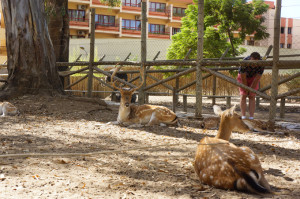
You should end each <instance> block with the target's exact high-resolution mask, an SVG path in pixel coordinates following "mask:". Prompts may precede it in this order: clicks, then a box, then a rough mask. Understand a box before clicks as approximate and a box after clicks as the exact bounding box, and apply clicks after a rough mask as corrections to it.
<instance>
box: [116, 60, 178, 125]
mask: <svg viewBox="0 0 300 199" xmlns="http://www.w3.org/2000/svg"><path fill="white" fill-rule="evenodd" d="M120 68H121V66H118V67H117V69H116V70H115V71H114V72H113V74H112V76H111V82H112V85H113V87H114V88H115V89H117V90H119V91H120V94H121V100H120V107H119V113H118V119H117V123H119V124H123V125H133V126H135V125H138V126H140V125H147V126H151V125H156V124H169V125H175V124H177V125H178V126H179V122H178V118H177V116H176V114H175V113H174V112H173V111H171V110H170V109H168V108H166V107H163V106H155V105H150V104H144V105H135V104H131V98H132V95H133V93H134V92H135V91H136V90H138V89H139V88H141V86H142V85H143V83H144V79H143V80H142V83H141V84H140V85H139V86H138V87H137V88H131V89H128V88H122V87H117V86H116V81H113V79H114V76H115V74H116V73H117V72H118V71H119V70H120ZM141 77H143V75H141Z"/></svg>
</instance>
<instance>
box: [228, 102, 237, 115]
mask: <svg viewBox="0 0 300 199" xmlns="http://www.w3.org/2000/svg"><path fill="white" fill-rule="evenodd" d="M235 107H236V104H235V105H234V106H233V107H231V108H230V109H229V113H230V114H231V115H233V113H234V110H235Z"/></svg>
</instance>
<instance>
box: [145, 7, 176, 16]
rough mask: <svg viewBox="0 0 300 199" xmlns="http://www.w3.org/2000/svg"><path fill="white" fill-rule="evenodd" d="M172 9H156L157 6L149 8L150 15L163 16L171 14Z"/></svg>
mask: <svg viewBox="0 0 300 199" xmlns="http://www.w3.org/2000/svg"><path fill="white" fill-rule="evenodd" d="M170 13H171V12H170V10H169V9H155V8H149V17H153V16H154V18H156V17H158V18H161V17H166V18H168V17H169V16H170Z"/></svg>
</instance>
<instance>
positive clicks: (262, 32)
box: [167, 0, 269, 59]
mask: <svg viewBox="0 0 300 199" xmlns="http://www.w3.org/2000/svg"><path fill="white" fill-rule="evenodd" d="M267 9H268V5H266V4H264V3H263V0H253V1H252V3H251V4H249V3H246V0H205V2H204V14H205V17H204V51H203V55H204V57H206V58H211V57H220V56H221V55H222V54H223V53H224V52H225V50H226V48H227V47H229V46H230V47H231V48H230V50H229V52H228V54H227V56H237V55H240V54H241V53H243V52H245V49H242V48H239V45H241V44H242V42H243V41H244V39H245V37H246V35H248V34H253V33H255V39H257V40H259V39H264V38H267V37H268V36H269V34H268V33H267V32H266V27H264V26H263V25H262V23H263V22H264V20H265V18H264V17H262V14H263V13H265V12H266V11H267ZM185 13H186V17H183V18H182V27H181V32H179V33H177V34H175V35H174V36H173V37H172V44H171V46H170V47H169V49H168V54H167V58H168V59H183V58H184V57H185V55H186V54H187V52H188V51H189V49H192V53H191V54H190V56H189V58H196V53H197V36H198V33H197V21H198V17H197V15H198V3H197V1H195V4H194V5H189V6H188V8H187V9H186V10H185ZM235 31H236V32H239V33H238V34H239V36H238V37H236V36H234V35H233V32H235Z"/></svg>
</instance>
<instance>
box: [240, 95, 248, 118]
mask: <svg viewBox="0 0 300 199" xmlns="http://www.w3.org/2000/svg"><path fill="white" fill-rule="evenodd" d="M246 102H247V95H241V99H240V108H241V113H242V119H246V109H247V103H246Z"/></svg>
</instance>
